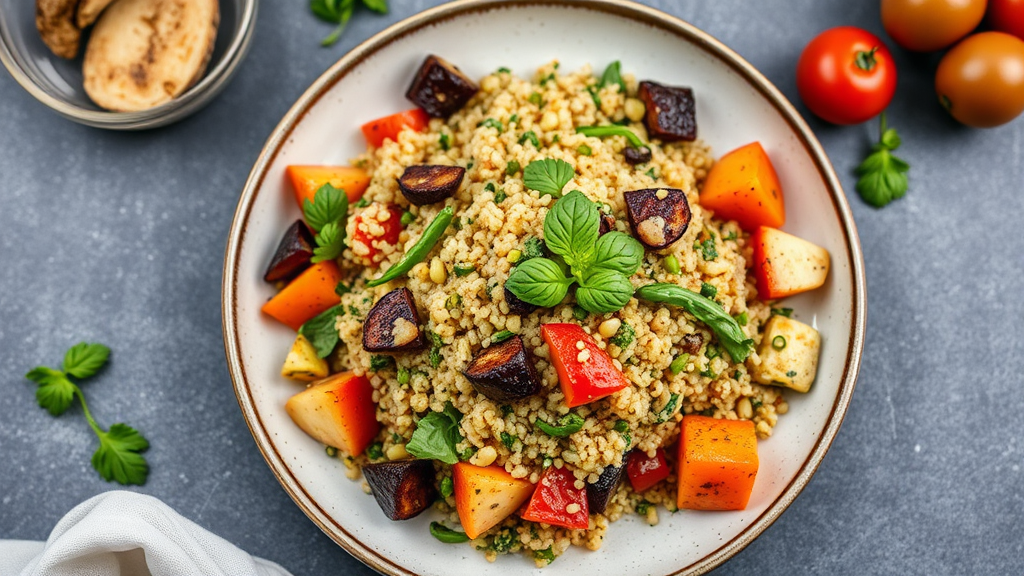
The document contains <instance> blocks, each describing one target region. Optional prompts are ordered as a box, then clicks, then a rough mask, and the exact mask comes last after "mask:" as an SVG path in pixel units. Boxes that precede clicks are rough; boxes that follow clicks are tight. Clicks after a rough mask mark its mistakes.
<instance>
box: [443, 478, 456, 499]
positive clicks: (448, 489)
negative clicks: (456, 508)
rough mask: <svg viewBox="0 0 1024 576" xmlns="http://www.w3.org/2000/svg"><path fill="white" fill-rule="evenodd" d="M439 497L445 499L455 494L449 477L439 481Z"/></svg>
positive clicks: (453, 484)
mask: <svg viewBox="0 0 1024 576" xmlns="http://www.w3.org/2000/svg"><path fill="white" fill-rule="evenodd" d="M440 492H441V496H442V497H443V498H447V497H449V496H451V495H452V494H454V493H455V482H454V481H453V480H452V477H451V476H445V477H444V478H442V479H441V489H440Z"/></svg>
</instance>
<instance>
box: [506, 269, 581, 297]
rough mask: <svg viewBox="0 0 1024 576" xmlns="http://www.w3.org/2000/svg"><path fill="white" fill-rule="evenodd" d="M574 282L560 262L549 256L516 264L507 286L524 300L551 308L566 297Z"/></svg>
mask: <svg viewBox="0 0 1024 576" xmlns="http://www.w3.org/2000/svg"><path fill="white" fill-rule="evenodd" d="M572 282H573V279H572V278H567V277H566V276H565V274H564V273H563V272H562V269H561V268H559V267H558V264H555V263H554V262H553V261H551V260H549V259H547V258H532V259H530V260H527V261H526V262H523V263H522V264H520V265H518V266H516V269H515V271H513V272H512V274H511V275H510V276H509V277H508V280H507V281H506V282H505V288H508V289H509V291H510V292H512V293H513V294H515V295H516V297H517V298H519V299H520V300H522V301H524V302H529V303H530V304H533V305H535V306H543V307H545V308H551V307H552V306H556V305H557V304H558V303H559V302H561V301H562V300H563V299H564V298H565V294H566V293H567V292H568V291H569V285H570V284H572Z"/></svg>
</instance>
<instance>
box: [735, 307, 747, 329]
mask: <svg viewBox="0 0 1024 576" xmlns="http://www.w3.org/2000/svg"><path fill="white" fill-rule="evenodd" d="M749 322H750V316H749V315H748V314H747V311H746V310H744V311H743V312H740V313H739V315H737V316H736V323H737V324H739V325H740V326H746V325H747V323H749Z"/></svg>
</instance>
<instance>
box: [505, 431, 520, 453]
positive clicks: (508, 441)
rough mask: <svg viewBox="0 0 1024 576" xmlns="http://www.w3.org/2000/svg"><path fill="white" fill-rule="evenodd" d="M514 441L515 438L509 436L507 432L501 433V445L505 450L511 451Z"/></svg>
mask: <svg viewBox="0 0 1024 576" xmlns="http://www.w3.org/2000/svg"><path fill="white" fill-rule="evenodd" d="M516 440H517V438H516V437H515V436H513V435H511V434H509V433H508V432H502V433H501V443H502V444H504V445H505V448H508V449H509V450H511V449H512V447H513V446H515V445H516Z"/></svg>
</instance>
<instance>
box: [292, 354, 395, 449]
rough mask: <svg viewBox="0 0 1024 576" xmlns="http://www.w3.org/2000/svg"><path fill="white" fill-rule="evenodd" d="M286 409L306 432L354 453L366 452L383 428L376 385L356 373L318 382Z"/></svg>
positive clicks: (329, 444) (335, 446)
mask: <svg viewBox="0 0 1024 576" xmlns="http://www.w3.org/2000/svg"><path fill="white" fill-rule="evenodd" d="M284 408H285V411H286V412H287V413H288V416H290V417H291V419H292V420H293V421H295V423H296V424H297V425H298V426H299V428H302V431H303V432H305V433H306V434H309V435H310V436H312V437H313V438H314V439H315V440H317V441H318V442H320V443H323V444H326V445H328V446H331V447H333V448H338V449H341V450H345V451H346V452H348V453H349V454H350V455H352V456H358V455H359V454H362V452H363V450H366V447H367V446H369V445H370V442H373V439H374V437H375V436H377V432H379V431H380V423H378V422H377V405H376V404H374V402H373V386H371V385H370V381H369V380H368V379H367V378H366V376H356V375H355V374H354V373H353V372H342V373H340V374H334V375H333V376H331V377H329V378H325V379H323V380H321V381H319V382H316V383H314V384H313V385H312V386H310V387H309V388H306V389H305V390H303V391H302V392H299V393H298V394H296V395H294V396H292V397H291V398H289V399H288V401H287V402H286V403H285V405H284Z"/></svg>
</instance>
